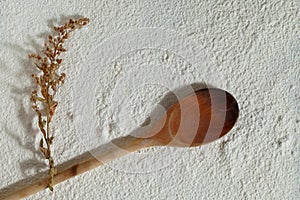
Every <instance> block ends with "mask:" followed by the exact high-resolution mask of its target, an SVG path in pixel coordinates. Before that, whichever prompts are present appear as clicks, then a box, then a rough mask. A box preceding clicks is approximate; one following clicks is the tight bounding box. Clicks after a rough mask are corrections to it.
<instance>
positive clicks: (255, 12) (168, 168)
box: [0, 0, 300, 199]
mask: <svg viewBox="0 0 300 200" xmlns="http://www.w3.org/2000/svg"><path fill="white" fill-rule="evenodd" d="M0 16H1V20H0V36H1V57H0V69H1V73H0V81H1V90H0V91H1V97H0V109H1V112H0V117H1V121H0V122H1V124H0V125H1V126H0V130H1V135H2V137H0V144H1V145H0V152H1V155H2V156H1V157H0V168H1V171H0V177H1V181H0V188H5V187H7V186H9V185H11V184H13V183H15V182H18V181H20V180H22V179H24V178H26V177H28V176H30V175H34V174H36V173H37V172H39V171H43V170H44V169H46V165H45V163H43V159H42V157H41V155H40V153H39V152H38V150H37V147H38V141H39V140H38V138H39V136H38V135H36V134H37V133H38V131H37V128H36V124H35V123H34V122H35V121H36V118H35V115H34V113H33V111H32V110H31V108H30V105H29V100H28V99H29V95H30V91H31V90H32V88H33V85H32V83H31V78H30V74H31V73H32V72H34V71H33V67H32V66H31V64H30V62H29V61H28V59H27V54H28V53H30V52H32V51H35V50H37V49H40V48H41V45H42V44H43V39H44V38H45V37H46V36H47V34H48V33H49V32H50V27H52V26H53V25H56V22H59V21H60V20H62V21H64V20H65V19H66V18H69V17H76V16H85V17H89V18H90V19H91V23H90V24H89V25H88V26H87V27H86V28H84V29H81V30H79V31H77V32H75V33H74V34H72V36H71V37H70V40H69V41H68V42H67V48H68V50H69V51H68V52H67V53H66V54H64V55H63V57H64V67H63V69H64V71H65V72H66V73H67V75H68V77H67V81H66V84H65V85H64V87H62V88H60V91H59V94H58V100H59V102H60V104H59V107H58V111H57V113H56V117H55V120H54V123H53V126H52V127H53V131H55V132H56V133H57V135H56V138H55V141H54V147H53V148H54V151H55V152H54V153H55V155H54V158H55V160H56V162H57V163H63V162H65V161H67V160H69V159H71V158H73V157H76V156H78V155H80V154H81V153H83V152H85V151H87V150H88V148H89V147H91V146H89V145H90V143H89V142H91V144H92V145H97V142H98V141H99V143H101V142H103V141H109V140H111V139H113V138H116V137H119V136H122V135H125V134H126V133H127V131H128V132H129V131H130V130H132V129H134V128H135V127H136V126H138V125H139V124H140V123H142V122H143V120H144V119H145V118H147V116H148V115H149V113H151V110H152V108H153V107H154V106H156V104H157V103H158V102H159V101H160V100H161V99H162V98H163V97H164V95H165V94H166V93H168V92H169V91H172V90H175V89H177V88H178V87H181V86H184V85H187V84H191V83H206V84H209V85H213V86H215V87H218V88H222V89H225V90H227V91H229V92H230V93H232V94H233V95H234V96H235V97H236V99H237V100H238V102H239V105H240V110H241V111H240V118H239V121H238V123H237V124H236V126H235V127H234V128H233V130H232V131H231V132H230V133H229V134H228V135H227V136H225V137H224V138H222V139H221V140H218V141H216V142H214V143H211V144H208V145H206V146H203V147H197V148H192V149H172V148H160V147H156V148H152V149H148V150H141V151H139V152H137V153H134V154H132V155H130V156H127V157H125V158H122V159H120V160H116V161H114V162H113V163H111V164H108V165H105V166H102V167H99V168H97V169H95V170H93V171H90V172H87V173H85V174H83V175H81V176H78V177H76V178H73V179H71V180H68V181H66V182H64V183H62V184H60V185H57V186H56V187H55V192H54V193H51V192H49V191H48V190H45V191H42V192H39V193H38V194H36V195H33V196H31V197H28V198H27V199H49V198H51V199H299V196H300V188H299V185H300V181H299V180H300V175H299V174H300V173H299V171H300V169H299V164H300V160H299V136H300V134H299V133H300V131H299V130H300V116H299V114H300V108H299V100H300V81H299V80H300V68H299V64H300V63H299V60H300V59H299V49H300V46H299V18H300V15H299V2H297V1H290V0H287V1H286V0H277V1H276V0H271V1H268V2H259V1H249V0H247V1H245V2H240V1H200V2H198V1H182V2H181V1H154V2H152V1H146V0H144V1H142V0H141V1H136V2H135V1H127V2H119V1H118V2H117V1H108V2H101V1H88V0H86V1H52V2H48V1H45V2H37V1H26V2H17V1H6V0H5V1H1V2H0ZM126 42H127V43H126ZM87 69H90V70H93V72H95V73H94V76H93V73H90V74H89V76H86V74H88V70H87ZM96 72H97V73H96ZM78 83H92V85H93V86H92V88H91V90H90V91H87V90H82V91H80V95H81V96H86V99H87V100H89V101H90V102H92V103H93V105H91V106H95V107H94V112H93V113H91V115H90V116H87V118H86V119H85V120H87V121H90V120H93V119H94V120H96V122H97V127H95V132H92V133H83V132H80V131H78V127H77V126H76V124H75V123H74V122H75V121H76V117H81V116H80V115H76V110H75V111H74V107H75V105H77V106H79V107H78V108H80V105H81V104H82V105H84V104H86V103H87V102H86V101H80V102H78V101H79V100H80V99H81V98H78V96H76V95H78V91H79V88H77V87H76V86H77V85H78ZM91 94H92V95H91ZM118 94H120V96H118ZM121 94H122V95H121ZM89 95H90V96H89ZM97 134H101V135H100V136H101V137H100V138H99V135H97ZM93 138H97V140H96V139H95V140H93V141H91V140H92V139H93ZM95 141H96V144H95ZM87 144H88V145H87ZM1 192H3V190H1Z"/></svg>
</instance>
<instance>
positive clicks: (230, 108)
mask: <svg viewBox="0 0 300 200" xmlns="http://www.w3.org/2000/svg"><path fill="white" fill-rule="evenodd" d="M238 115H239V108H238V104H237V102H236V100H235V98H234V97H233V96H232V95H230V94H229V93H228V92H226V91H223V90H220V89H215V88H209V89H208V88H206V89H202V90H198V91H196V92H195V93H194V94H191V95H188V96H187V97H184V98H183V99H181V100H179V101H178V102H177V103H175V104H174V105H173V106H171V107H170V108H169V109H168V110H167V112H166V113H165V114H164V116H162V117H161V118H159V120H157V121H156V122H155V123H153V122H152V126H150V128H148V129H147V131H146V133H145V134H143V137H136V136H132V135H128V136H126V137H121V138H117V139H115V140H113V141H112V142H111V143H109V144H106V145H103V146H100V147H99V148H97V149H94V150H92V151H90V153H89V154H86V156H85V157H83V158H80V159H79V160H75V162H73V163H72V164H70V165H62V166H63V167H58V173H57V174H56V175H55V177H54V184H57V183H60V182H62V181H64V180H67V179H69V178H71V177H74V176H76V175H78V174H81V173H83V172H86V171H88V170H91V169H93V168H95V167H97V166H100V165H102V164H104V163H106V162H109V161H111V160H113V159H116V158H118V157H121V156H123V155H126V154H128V153H130V152H133V151H136V150H139V149H141V148H146V147H151V146H176V147H192V146H200V145H202V144H205V143H209V142H212V141H215V140H217V139H219V138H221V137H222V136H224V135H225V134H226V133H228V132H229V131H230V129H231V128H232V127H233V126H234V124H235V122H236V121H237V118H238ZM48 180H49V179H48V177H46V178H43V179H41V180H38V181H36V182H34V183H32V184H30V185H28V186H26V187H24V188H21V189H18V190H17V191H14V192H13V193H10V194H8V195H6V198H5V199H20V198H23V197H26V196H29V195H31V194H34V193H36V192H38V191H40V190H43V189H45V188H47V184H48Z"/></svg>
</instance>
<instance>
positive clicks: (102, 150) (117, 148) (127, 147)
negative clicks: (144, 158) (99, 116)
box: [0, 136, 148, 200]
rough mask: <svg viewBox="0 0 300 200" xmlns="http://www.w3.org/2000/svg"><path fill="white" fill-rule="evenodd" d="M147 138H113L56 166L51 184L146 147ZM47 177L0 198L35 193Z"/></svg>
mask: <svg viewBox="0 0 300 200" xmlns="http://www.w3.org/2000/svg"><path fill="white" fill-rule="evenodd" d="M147 146H148V145H147V139H142V138H135V137H132V136H126V137H122V138H118V139H115V140H113V141H112V142H110V143H108V144H105V145H102V146H100V147H99V148H96V149H94V150H92V151H90V153H85V156H83V157H82V158H80V159H79V160H77V161H75V163H72V164H69V165H68V164H63V165H61V166H63V167H59V166H58V173H57V174H56V175H55V176H54V182H53V184H54V185H55V184H58V183H60V182H63V181H65V180H67V179H70V178H72V177H74V176H77V175H79V174H82V173H84V172H86V171H89V170H91V169H94V168H96V167H98V166H100V165H102V164H104V163H107V162H109V161H111V160H114V159H116V158H119V157H121V156H124V155H126V154H128V153H131V152H133V151H136V150H139V149H141V148H144V147H147ZM45 173H46V172H45ZM48 181H49V178H48V177H45V178H43V179H40V180H37V181H35V182H34V183H31V184H30V185H27V186H24V187H23V188H19V189H17V190H16V191H12V192H10V193H7V194H1V196H0V199H7V200H15V199H21V198H24V197H27V196H29V195H32V194H35V193H37V192H39V191H41V190H44V189H46V188H47V185H48Z"/></svg>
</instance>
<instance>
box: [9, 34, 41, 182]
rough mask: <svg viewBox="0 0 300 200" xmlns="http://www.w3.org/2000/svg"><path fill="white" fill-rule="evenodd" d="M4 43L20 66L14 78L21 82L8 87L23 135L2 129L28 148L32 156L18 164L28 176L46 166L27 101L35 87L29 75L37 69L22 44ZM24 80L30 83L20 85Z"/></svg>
mask: <svg viewBox="0 0 300 200" xmlns="http://www.w3.org/2000/svg"><path fill="white" fill-rule="evenodd" d="M4 45H5V46H6V47H8V48H9V49H11V50H12V51H13V52H15V57H16V60H17V61H18V62H19V65H20V66H22V68H21V70H20V71H19V72H17V73H16V75H15V76H14V77H15V78H16V81H15V82H16V83H18V82H19V81H20V80H21V81H22V82H21V83H18V84H15V85H11V84H10V85H9V87H10V94H11V97H12V99H13V103H14V104H15V108H16V109H17V110H16V112H17V117H18V122H19V124H20V125H21V127H22V129H23V130H24V133H25V137H24V134H22V133H18V132H16V131H13V130H10V128H9V127H7V126H6V125H4V127H5V128H4V130H5V132H6V133H7V135H8V136H9V137H10V138H12V139H13V140H15V141H16V142H17V143H18V144H19V146H20V147H21V148H23V149H24V150H29V151H30V152H31V154H32V158H30V159H29V160H26V161H22V162H20V164H19V165H20V170H21V172H22V174H23V176H24V177H26V176H28V174H29V171H31V172H32V171H34V172H33V173H37V172H39V171H41V170H43V169H45V166H46V165H45V163H44V161H43V160H42V155H41V153H40V152H39V150H38V149H37V147H36V145H35V137H36V134H37V133H38V130H37V129H35V128H34V127H33V120H34V118H35V114H34V112H33V111H32V110H31V109H30V105H29V103H28V102H29V96H28V94H30V92H31V90H32V88H34V87H35V86H34V84H33V82H32V81H31V78H30V75H31V74H32V73H35V72H36V71H37V70H36V69H35V68H34V67H32V64H31V62H30V61H29V60H28V58H27V56H26V55H27V54H28V53H30V51H29V50H26V49H24V48H23V47H22V46H20V45H17V44H10V43H6V44H4ZM32 46H36V43H34V42H33V40H32ZM24 80H29V81H28V82H29V83H30V85H24V86H20V85H22V84H24ZM25 82H26V81H25ZM26 100H27V101H26ZM26 102H27V103H26ZM26 108H29V109H26Z"/></svg>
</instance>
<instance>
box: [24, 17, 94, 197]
mask: <svg viewBox="0 0 300 200" xmlns="http://www.w3.org/2000/svg"><path fill="white" fill-rule="evenodd" d="M88 23H89V19H88V18H81V19H78V20H73V19H70V20H69V21H68V22H67V23H66V24H65V25H63V26H60V27H54V30H55V31H56V33H57V34H56V35H55V36H51V35H49V37H48V41H47V42H45V45H44V49H43V50H42V55H38V54H30V55H29V58H31V59H34V60H35V62H34V65H35V66H36V67H37V68H38V69H39V70H40V73H39V74H32V77H33V79H34V81H35V83H36V84H37V87H38V89H37V90H34V91H32V93H31V98H30V100H31V103H32V108H33V109H34V110H35V112H36V113H37V115H38V127H39V129H40V131H41V133H42V135H43V138H42V139H41V140H40V150H41V152H42V153H43V155H44V157H45V159H47V160H48V163H49V176H50V178H49V183H48V188H49V189H50V190H51V191H53V177H54V175H55V174H56V173H57V170H56V168H55V166H54V160H53V157H52V152H51V144H52V142H53V139H54V134H53V133H50V123H51V120H52V118H53V115H54V113H55V109H56V107H57V105H58V102H57V101H55V100H54V97H55V95H56V92H57V89H58V87H59V86H60V85H62V84H64V81H65V78H66V74H65V73H60V74H59V72H58V70H59V68H60V66H61V63H62V59H60V58H59V55H60V54H61V53H62V52H65V51H66V49H65V48H64V47H63V44H64V42H65V41H66V40H67V39H68V38H69V34H70V32H72V31H74V30H76V29H79V28H81V27H83V26H85V25H86V24H88Z"/></svg>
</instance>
